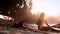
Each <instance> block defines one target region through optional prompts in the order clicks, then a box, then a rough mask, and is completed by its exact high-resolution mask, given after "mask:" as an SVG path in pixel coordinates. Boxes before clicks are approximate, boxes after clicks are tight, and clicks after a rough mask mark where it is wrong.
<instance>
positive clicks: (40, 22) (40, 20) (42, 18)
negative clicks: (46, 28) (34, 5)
mask: <svg viewBox="0 0 60 34" xmlns="http://www.w3.org/2000/svg"><path fill="white" fill-rule="evenodd" d="M44 16H45V14H44V13H41V14H40V16H39V18H38V20H37V22H36V24H37V25H38V29H39V30H41V29H42V28H43V24H44Z"/></svg>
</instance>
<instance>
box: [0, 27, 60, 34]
mask: <svg viewBox="0 0 60 34" xmlns="http://www.w3.org/2000/svg"><path fill="white" fill-rule="evenodd" d="M0 34H60V33H59V32H50V31H32V30H29V29H27V28H24V29H23V28H10V29H7V28H4V27H0Z"/></svg>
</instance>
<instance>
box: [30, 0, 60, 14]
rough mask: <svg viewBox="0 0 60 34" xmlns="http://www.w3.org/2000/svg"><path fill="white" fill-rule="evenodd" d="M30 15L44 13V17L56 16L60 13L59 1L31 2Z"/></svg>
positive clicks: (35, 0) (43, 0) (34, 0)
mask: <svg viewBox="0 0 60 34" xmlns="http://www.w3.org/2000/svg"><path fill="white" fill-rule="evenodd" d="M32 2H33V7H32V11H31V12H32V14H37V12H38V13H39V12H44V13H45V14H46V15H58V14H59V12H60V0H32Z"/></svg>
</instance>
